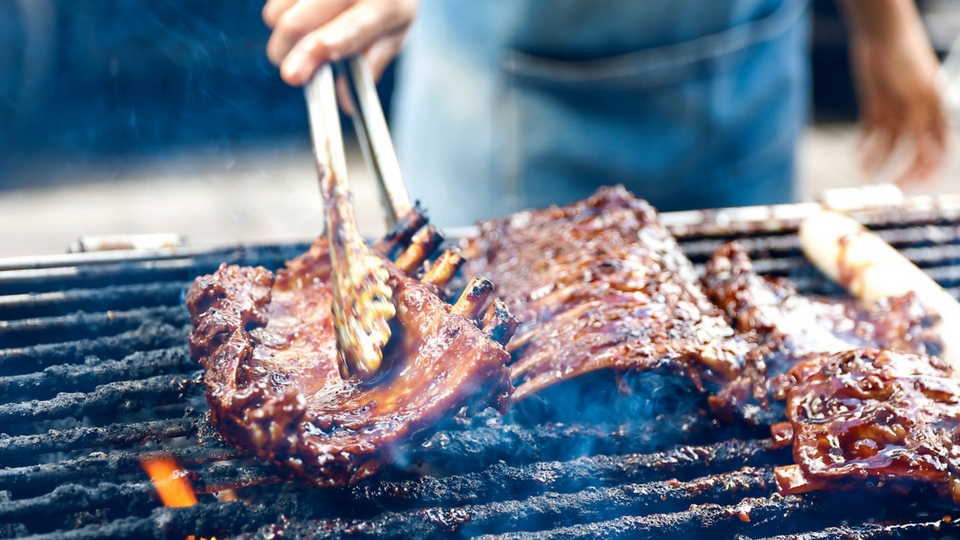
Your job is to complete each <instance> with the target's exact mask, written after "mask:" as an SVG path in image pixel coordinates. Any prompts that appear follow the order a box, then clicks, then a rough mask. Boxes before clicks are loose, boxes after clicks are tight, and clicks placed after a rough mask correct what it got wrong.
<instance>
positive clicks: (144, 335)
mask: <svg viewBox="0 0 960 540" xmlns="http://www.w3.org/2000/svg"><path fill="white" fill-rule="evenodd" d="M822 207H823V206H822V205H820V204H800V205H780V206H773V207H756V208H737V209H722V210H711V211H696V212H680V213H672V214H663V216H662V219H663V222H664V224H665V225H666V226H667V227H668V228H669V229H670V231H671V232H672V233H673V234H674V235H675V236H676V237H677V238H678V240H679V241H680V244H681V246H682V247H683V249H684V251H685V252H687V254H688V256H689V257H690V258H691V260H692V261H693V262H694V263H695V265H702V263H703V262H704V261H705V259H706V258H707V257H709V255H710V253H712V251H713V249H714V248H715V247H716V246H718V245H720V244H721V243H723V242H725V241H727V240H732V239H737V240H740V241H741V242H742V243H743V244H744V245H745V246H746V247H747V249H748V251H749V252H750V254H751V256H754V257H755V261H756V262H755V265H756V267H757V270H758V271H759V272H760V273H771V274H776V275H781V276H786V277H789V278H790V279H791V280H793V281H794V282H796V283H797V284H798V286H799V287H800V288H801V290H803V291H805V292H809V293H816V294H828V295H830V294H838V293H840V291H839V289H838V288H837V287H836V286H835V285H834V284H832V283H831V282H829V281H828V280H826V278H824V277H823V276H822V275H821V274H819V272H817V271H816V270H815V269H814V268H813V267H812V266H810V265H809V263H807V262H806V260H805V259H803V256H802V254H801V253H800V250H799V243H798V241H797V239H796V235H795V230H796V228H797V226H798V225H799V223H800V221H801V220H802V219H803V218H804V217H806V216H807V215H809V214H810V213H813V212H816V211H819V210H820V209H821V208H822ZM849 213H850V215H851V216H852V217H854V218H855V219H857V220H858V221H860V222H861V223H864V224H865V225H867V226H870V227H872V228H879V229H880V235H881V236H882V237H884V238H885V239H887V240H888V241H891V242H892V243H894V245H896V246H898V248H901V250H902V251H903V252H904V254H905V255H906V256H908V258H911V259H912V260H914V261H916V262H918V264H919V265H920V266H921V267H922V268H924V270H925V271H927V272H928V273H929V274H931V275H932V276H933V277H934V278H935V279H937V280H938V281H940V282H941V283H943V284H945V285H946V286H947V288H948V290H949V291H950V292H951V293H952V294H953V295H954V296H960V196H951V195H948V196H940V197H922V198H914V199H908V200H905V201H902V202H898V203H897V204H895V205H890V206H884V207H874V208H859V209H853V210H852V211H850V212H849ZM451 232H452V233H453V234H452V235H453V236H455V237H462V236H466V235H469V234H470V233H471V231H470V230H457V231H451ZM308 245H309V244H308V243H307V242H293V243H288V244H271V245H261V246H251V245H245V246H228V247H214V248H172V249H163V250H151V251H131V252H107V253H77V254H68V255H56V256H47V257H29V258H16V259H0V432H3V433H5V434H6V435H7V436H3V435H0V463H2V466H0V538H4V537H17V536H22V535H24V534H35V535H36V537H38V538H102V537H116V538H129V537H138V538H142V537H157V538H183V537H185V536H187V535H191V534H192V535H197V536H198V537H199V536H207V537H209V536H212V535H217V537H218V538H222V537H223V536H224V533H227V534H226V536H234V535H237V536H244V535H246V536H254V537H263V538H266V537H270V536H271V535H275V534H276V533H278V532H280V531H281V530H282V531H286V532H287V533H288V534H290V535H295V536H305V537H323V538H331V537H343V536H351V537H357V536H360V537H363V536H377V537H384V536H387V537H391V536H392V537H408V536H473V535H481V534H487V533H495V534H501V535H502V536H503V537H505V538H514V537H517V538H520V537H524V538H525V537H528V536H536V537H556V538H577V537H587V536H589V537H593V536H594V535H597V534H599V535H601V536H605V537H622V536H662V535H671V536H677V537H683V536H692V537H712V536H716V535H733V534H741V535H742V534H747V535H750V536H751V537H766V536H771V537H776V535H778V534H791V535H792V536H790V537H791V538H809V539H814V538H828V537H835V536H836V535H842V534H847V535H852V536H855V537H858V538H883V537H890V536H901V535H903V536H906V537H917V538H921V537H930V536H935V535H947V534H953V535H956V534H957V530H958V526H957V525H955V523H956V520H954V519H952V516H953V515H954V514H955V509H953V508H950V507H947V506H945V504H944V503H942V502H941V501H939V499H937V498H936V497H935V496H934V495H932V494H920V495H917V496H915V497H914V498H912V499H907V500H903V499H902V498H899V499H898V498H897V497H898V495H896V494H890V493H882V492H881V493H879V494H858V497H862V499H863V503H864V504H863V505H861V506H868V507H869V506H873V507H874V508H872V509H871V510H870V511H868V512H862V511H860V510H858V509H850V508H849V505H848V504H845V500H844V497H845V496H844V495H831V494H821V495H813V496H806V497H780V496H778V495H775V494H772V493H773V487H772V485H773V484H772V483H771V482H770V478H769V475H770V471H771V469H770V467H772V466H775V465H778V464H784V463H788V462H790V457H789V454H788V453H786V452H785V451H783V450H779V451H778V450H773V449H772V448H771V447H770V443H769V441H768V440H766V439H763V438H758V439H756V440H752V441H740V440H737V439H727V437H728V436H729V435H730V433H729V432H721V433H718V437H719V439H720V440H719V441H718V442H712V441H709V440H708V441H704V444H700V445H696V446H684V445H682V444H679V445H676V446H675V445H673V444H664V443H663V442H659V443H658V442H652V441H651V439H650V437H649V436H648V435H644V434H641V433H623V432H617V431H612V430H610V429H609V427H608V426H597V425H588V424H577V423H568V424H548V425H532V426H524V425H518V424H513V423H509V422H506V423H505V422H503V421H500V420H498V419H496V418H494V417H491V416H483V415H482V416H481V417H480V418H478V419H475V420H474V421H473V422H472V423H470V424H468V425H464V426H456V425H452V426H448V427H447V428H446V429H445V430H444V431H441V432H439V433H438V434H436V435H434V436H433V437H432V438H431V439H429V440H428V441H427V443H425V444H424V445H422V446H421V447H418V448H417V449H415V450H414V451H413V453H412V455H410V456H406V459H407V461H408V462H410V463H417V462H418V461H420V462H424V463H428V464H429V463H447V464H451V463H458V462H462V463H460V465H459V466H453V465H448V466H447V467H446V470H439V469H434V471H432V472H433V474H430V475H427V476H425V477H423V478H419V479H418V478H415V477H410V476H409V475H406V474H405V473H403V472H402V471H400V470H394V471H388V472H387V474H385V475H382V476H381V477H377V478H374V479H372V480H370V481H366V482H363V483H361V484H359V485H357V486H353V487H349V488H343V489H335V490H327V491H324V492H317V491H313V490H309V488H305V487H302V486H299V485H298V484H295V483H292V482H288V481H285V480H284V479H283V478H281V477H280V476H278V474H277V473H276V471H275V470H274V469H273V468H272V467H270V466H269V465H265V464H263V463H260V462H258V461H256V460H255V459H253V458H250V457H248V456H247V455H245V453H244V452H240V451H238V450H235V449H233V448H230V447H228V446H226V445H225V444H223V443H222V442H220V441H219V439H218V437H217V435H216V434H215V433H214V432H213V430H212V428H211V427H210V426H209V425H208V424H207V423H206V421H205V420H204V417H203V415H204V411H205V410H206V405H205V403H204V401H203V399H202V390H203V388H202V383H201V381H200V371H198V370H197V366H196V365H195V364H193V362H192V360H190V358H189V354H188V353H187V352H186V346H185V342H184V337H185V335H186V332H187V327H188V321H187V318H186V313H185V310H183V308H182V299H181V295H182V293H183V290H184V289H185V288H186V287H187V286H188V285H189V283H190V282H191V280H192V278H194V277H196V276H198V275H201V274H205V273H210V272H212V271H213V270H215V269H216V267H217V266H219V264H220V263H221V262H227V263H231V264H232V263H237V264H251V263H253V264H262V265H264V266H267V267H268V268H271V269H275V268H277V267H279V266H280V265H281V264H282V262H283V261H284V260H286V259H289V258H293V257H294V256H296V255H298V254H299V253H301V252H303V251H304V250H305V249H306V248H307V247H308ZM64 286H69V287H71V288H70V289H68V290H67V291H60V290H59V289H60V288H61V287H64ZM64 337H66V338H68V340H67V341H64V340H63V338H64ZM28 397H29V398H33V400H27V398H28ZM144 410H147V413H144ZM735 435H744V436H750V435H754V436H755V435H757V434H756V433H735ZM672 442H674V443H682V442H684V441H683V440H680V439H677V440H673V441H672ZM571 449H574V450H571ZM160 454H170V455H173V456H174V457H175V458H176V459H178V460H179V461H180V462H181V463H182V464H183V465H184V467H185V468H186V469H187V471H188V477H189V479H190V480H191V482H192V483H193V485H194V488H195V489H196V490H197V491H198V492H199V493H200V494H201V495H200V498H201V504H199V505H197V506H194V507H191V508H162V507H161V506H160V503H159V501H158V500H157V497H156V495H155V493H154V491H153V487H152V485H151V484H150V483H149V481H148V480H147V478H146V475H145V474H144V473H143V472H142V471H141V469H140V465H139V460H140V459H141V458H143V457H149V456H155V455H160ZM581 455H586V456H587V457H581ZM463 463H466V465H463ZM743 467H748V469H742V468H743ZM434 474H435V475H434ZM704 475H707V476H704ZM711 475H712V476H711ZM231 492H232V493H234V494H239V495H240V496H241V497H243V498H245V499H248V502H227V501H226V500H225V499H226V498H227V494H228V493H231ZM214 494H219V495H214ZM217 497H219V498H217ZM220 499H224V500H220ZM691 505H692V506H691ZM838 508H839V509H840V510H838ZM816 516H820V517H819V518H817V517H816ZM904 517H906V518H907V521H906V522H902V523H901V522H899V521H896V520H902V519H904ZM745 520H746V521H745ZM858 520H859V521H858ZM883 520H893V521H892V522H891V523H876V521H883ZM844 521H849V523H844ZM53 522H55V523H54V524H53V525H52V528H51V523H53ZM784 523H787V526H786V527H784V526H783V524H784ZM64 524H66V526H64ZM798 524H799V525H798ZM808 529H812V530H808Z"/></svg>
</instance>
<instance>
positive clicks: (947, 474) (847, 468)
mask: <svg viewBox="0 0 960 540" xmlns="http://www.w3.org/2000/svg"><path fill="white" fill-rule="evenodd" d="M789 378H790V385H789V389H788V391H787V418H788V419H789V422H787V423H784V424H780V425H777V426H774V428H773V432H774V436H775V438H778V439H779V440H781V441H782V442H783V443H784V444H789V443H790V442H792V443H793V455H794V460H795V461H796V465H790V466H786V467H779V468H777V470H776V479H777V484H778V488H779V489H780V491H781V492H783V493H790V494H795V493H804V492H807V491H812V490H818V489H842V488H845V487H852V486H856V485H861V486H863V485H866V484H870V485H872V486H875V487H881V486H884V485H888V486H889V487H890V488H892V489H901V488H903V489H905V488H907V487H909V486H911V485H917V484H923V485H927V486H931V487H933V488H934V489H936V490H937V491H938V492H939V493H940V495H941V496H943V497H944V498H946V499H948V500H952V501H954V503H957V504H960V445H958V443H960V433H958V431H957V428H958V427H960V379H957V378H956V377H955V374H954V373H953V371H952V370H951V369H950V367H949V365H948V364H947V363H946V362H944V361H942V360H940V359H938V358H935V357H927V356H919V355H912V354H903V353H896V352H889V351H880V350H877V349H858V350H853V351H845V352H841V353H837V354H833V355H825V356H817V357H815V358H811V359H808V360H805V361H803V362H801V363H799V364H797V365H796V366H795V367H794V368H793V369H792V370H790V373H789Z"/></svg>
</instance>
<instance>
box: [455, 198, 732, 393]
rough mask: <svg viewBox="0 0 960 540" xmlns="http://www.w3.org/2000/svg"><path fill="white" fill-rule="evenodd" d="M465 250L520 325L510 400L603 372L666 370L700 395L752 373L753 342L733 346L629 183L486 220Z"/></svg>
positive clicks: (685, 263) (472, 268) (687, 266)
mask: <svg viewBox="0 0 960 540" xmlns="http://www.w3.org/2000/svg"><path fill="white" fill-rule="evenodd" d="M463 249H464V253H465V255H466V256H467V258H468V259H469V261H470V262H468V263H467V266H466V269H467V271H468V272H469V273H481V274H484V275H486V276H488V277H489V278H490V279H491V280H492V281H493V282H494V283H496V284H497V291H498V294H499V295H500V296H501V297H502V298H503V299H504V301H505V302H506V303H507V305H508V307H509V308H510V310H511V312H513V313H514V315H516V317H517V318H518V320H519V321H520V328H519V329H518V331H517V335H516V336H515V337H514V339H513V340H512V341H511V342H510V345H509V347H508V349H509V350H510V351H511V352H512V353H513V364H512V365H511V366H510V374H511V377H512V379H513V381H514V384H515V385H516V386H517V390H516V393H515V394H514V397H515V399H521V398H524V397H526V396H529V395H531V394H534V393H536V392H538V391H540V390H541V389H543V388H545V387H547V386H550V385H552V384H554V383H556V382H558V381H562V380H567V379H572V378H574V377H578V376H580V375H583V374H586V373H589V372H593V371H596V370H613V371H615V372H619V373H625V372H630V371H649V370H654V369H658V368H665V369H668V370H673V371H675V372H679V373H683V374H686V375H687V376H689V377H690V378H691V379H692V380H693V381H694V382H695V383H696V384H697V385H698V386H700V387H701V388H702V382H703V381H709V382H718V383H722V382H727V381H731V380H734V379H737V378H738V377H740V376H741V375H742V374H743V373H744V372H745V371H746V366H745V359H744V357H745V355H746V353H747V350H748V345H747V344H746V343H740V342H735V341H733V340H731V339H730V338H731V337H732V336H733V330H732V328H731V327H730V325H729V324H727V322H726V321H725V320H724V319H723V317H722V315H721V313H720V312H719V310H718V309H717V308H716V307H715V306H713V305H712V304H711V303H710V302H709V301H708V300H707V298H706V296H705V295H704V294H703V291H702V289H701V286H700V283H699V281H698V278H697V275H696V273H695V271H694V269H693V266H692V264H691V263H690V261H689V260H688V259H687V258H686V257H685V256H684V254H683V253H682V252H681V251H680V248H679V246H678V245H677V243H676V241H675V240H674V239H673V237H671V236H670V234H669V232H667V230H666V229H665V228H664V227H663V226H662V225H661V224H660V222H659V219H658V217H657V213H656V211H655V210H654V209H653V207H651V206H650V205H649V204H647V203H646V202H645V201H643V200H640V199H637V198H636V197H634V196H633V195H631V194H630V193H628V192H627V191H626V190H625V189H624V188H623V187H608V188H601V189H600V190H598V191H597V192H596V193H595V194H594V195H593V196H592V197H590V198H589V199H586V200H583V201H580V202H577V203H574V204H572V205H570V206H566V207H563V208H558V207H553V208H548V209H545V210H532V211H526V212H519V213H517V214H514V215H512V216H509V217H506V218H503V219H495V220H491V221H486V222H483V223H481V224H480V235H479V237H478V238H476V239H471V240H469V241H467V242H466V243H464V245H463Z"/></svg>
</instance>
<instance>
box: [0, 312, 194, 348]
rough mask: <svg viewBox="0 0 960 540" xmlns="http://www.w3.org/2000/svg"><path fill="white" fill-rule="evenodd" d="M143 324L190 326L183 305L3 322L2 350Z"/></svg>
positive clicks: (110, 332) (100, 334)
mask: <svg viewBox="0 0 960 540" xmlns="http://www.w3.org/2000/svg"><path fill="white" fill-rule="evenodd" d="M144 321H156V322H158V323H167V324H171V325H174V326H182V325H184V324H187V323H188V322H189V319H188V318H187V313H186V310H184V309H183V308H182V307H180V306H160V307H153V308H143V309H134V310H130V311H107V312H105V313H84V312H79V313H76V314H73V315H64V316H62V317H45V318H40V319H24V320H19V321H0V347H3V348H11V347H23V346H26V345H35V344H39V343H50V342H62V341H75V340H78V339H88V338H94V337H98V336H102V335H104V334H119V333H121V332H126V331H128V330H133V329H135V328H137V327H138V326H140V325H141V324H143V322H144Z"/></svg>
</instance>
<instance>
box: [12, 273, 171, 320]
mask: <svg viewBox="0 0 960 540" xmlns="http://www.w3.org/2000/svg"><path fill="white" fill-rule="evenodd" d="M189 286H190V282H189V281H172V282H170V283H147V284H142V285H141V284H137V285H117V286H113V285H111V286H109V287H104V288H102V289H72V290H67V291H55V292H47V293H40V294H13V295H9V296H0V318H3V319H5V320H13V319H26V318H34V317H50V316H54V315H65V314H67V313H70V312H72V311H81V310H82V311H88V312H89V311H107V310H124V309H133V308H144V307H153V306H175V305H178V304H179V303H180V295H181V294H182V293H183V291H185V290H186V289H187V288H188V287H189Z"/></svg>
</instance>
